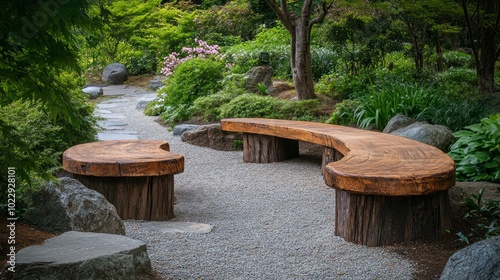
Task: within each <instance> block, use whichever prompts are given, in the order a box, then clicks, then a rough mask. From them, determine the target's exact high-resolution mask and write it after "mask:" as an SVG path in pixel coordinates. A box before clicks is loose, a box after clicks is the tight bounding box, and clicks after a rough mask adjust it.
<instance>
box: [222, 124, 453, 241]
mask: <svg viewBox="0 0 500 280" xmlns="http://www.w3.org/2000/svg"><path fill="white" fill-rule="evenodd" d="M221 129H222V130H224V131H232V132H242V133H243V135H244V138H243V139H244V143H243V146H244V151H243V153H244V160H245V162H261V163H262V162H273V161H281V160H286V159H288V158H291V157H293V156H296V155H298V145H295V144H294V143H290V141H304V142H310V143H314V144H318V145H321V146H323V147H324V153H323V167H322V168H323V170H322V171H323V176H324V179H325V182H326V184H327V185H328V186H330V187H333V188H335V190H336V219H335V221H336V225H335V232H336V234H337V235H339V236H342V237H343V238H344V239H346V240H347V241H352V242H355V243H359V244H365V245H368V246H381V245H389V244H395V243H399V242H406V241H414V240H418V239H435V238H437V237H438V236H439V235H441V234H444V233H445V231H446V230H447V229H449V228H450V227H451V214H450V205H449V199H448V192H447V190H448V189H449V188H450V187H452V186H454V185H455V163H454V161H453V160H452V159H451V158H450V157H449V156H448V155H447V154H445V153H443V152H442V151H441V150H439V149H437V148H435V147H432V146H429V145H426V144H424V143H421V142H417V141H414V140H411V139H407V138H403V137H399V136H395V135H391V134H386V133H380V132H374V131H367V130H362V129H357V128H352V127H345V126H338V125H330V124H323V123H315V122H303V121H290V120H274V119H259V118H241V119H223V120H221ZM274 138H276V139H274ZM282 139H286V141H285V140H282ZM268 143H273V145H272V146H269V145H268ZM280 143H286V144H280ZM272 151H274V152H275V153H276V154H273V152H272Z"/></svg>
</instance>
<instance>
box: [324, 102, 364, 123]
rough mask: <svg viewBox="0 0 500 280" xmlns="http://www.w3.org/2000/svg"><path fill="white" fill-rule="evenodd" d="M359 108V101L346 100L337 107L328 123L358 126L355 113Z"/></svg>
mask: <svg viewBox="0 0 500 280" xmlns="http://www.w3.org/2000/svg"><path fill="white" fill-rule="evenodd" d="M358 106H359V101H358V100H357V99H352V100H351V99H346V100H344V101H342V102H340V103H338V104H337V105H336V106H335V110H334V111H333V112H332V114H331V116H330V118H329V119H328V120H327V121H326V123H330V124H338V125H347V126H352V125H354V124H356V117H355V115H354V112H355V111H356V109H357V108H358Z"/></svg>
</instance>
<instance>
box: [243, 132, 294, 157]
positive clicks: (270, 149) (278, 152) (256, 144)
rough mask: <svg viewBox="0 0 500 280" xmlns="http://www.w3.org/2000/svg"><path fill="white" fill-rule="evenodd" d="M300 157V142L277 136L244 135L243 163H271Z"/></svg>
mask: <svg viewBox="0 0 500 280" xmlns="http://www.w3.org/2000/svg"><path fill="white" fill-rule="evenodd" d="M298 156H299V141H296V140H291V139H286V138H280V137H275V136H268V135H261V134H252V133H243V161H244V162H250V163H271V162H280V161H285V160H287V159H292V158H295V157H298Z"/></svg>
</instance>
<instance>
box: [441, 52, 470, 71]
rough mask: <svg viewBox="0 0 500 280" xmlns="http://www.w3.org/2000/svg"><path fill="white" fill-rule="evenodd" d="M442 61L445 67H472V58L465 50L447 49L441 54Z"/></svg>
mask: <svg viewBox="0 0 500 280" xmlns="http://www.w3.org/2000/svg"><path fill="white" fill-rule="evenodd" d="M443 61H444V64H445V65H446V67H448V68H451V67H454V68H472V67H474V58H473V57H472V56H471V55H470V54H468V53H465V52H461V51H449V52H445V53H444V54H443Z"/></svg>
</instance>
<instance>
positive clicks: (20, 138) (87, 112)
mask: <svg viewBox="0 0 500 280" xmlns="http://www.w3.org/2000/svg"><path fill="white" fill-rule="evenodd" d="M72 105H73V108H74V110H75V112H74V113H75V115H76V116H77V117H78V118H79V121H80V123H79V126H78V127H75V126H74V125H72V124H70V123H69V122H68V120H67V119H65V118H62V117H58V118H57V119H56V120H54V119H53V118H52V117H51V116H50V115H49V114H48V113H47V112H46V110H45V108H44V106H43V105H42V104H40V103H38V102H34V101H23V100H17V101H14V102H12V103H10V104H7V105H4V106H0V108H1V110H0V124H1V125H0V138H1V139H2V141H0V167H1V169H2V170H7V168H8V167H14V168H15V169H16V174H17V175H18V176H17V178H16V179H17V180H16V185H17V187H16V197H17V198H18V199H17V204H18V206H19V208H18V209H21V208H25V207H26V206H27V204H26V201H24V200H23V198H24V194H25V193H26V192H27V191H29V190H35V189H37V188H38V186H40V185H41V184H42V183H43V182H44V181H45V180H50V179H52V178H53V173H54V172H55V171H56V170H57V169H58V168H59V167H60V164H61V163H60V160H61V154H62V153H63V151H65V150H66V149H68V148H69V147H71V146H73V145H76V144H79V143H84V142H90V141H95V134H96V129H95V128H94V125H95V120H94V118H93V116H92V111H93V108H92V107H91V106H89V105H87V104H86V103H85V101H84V98H83V96H82V95H80V96H79V97H77V96H76V94H75V95H73V100H72ZM6 175H7V174H6V172H2V173H0V180H1V181H2V182H7V178H5V176H6ZM4 195H5V193H1V194H0V201H2V202H5V201H7V200H5V199H3V198H4ZM1 207H3V206H0V208H1ZM2 210H3V209H2Z"/></svg>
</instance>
